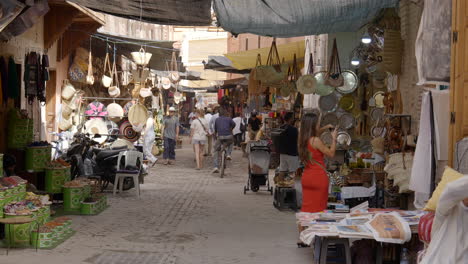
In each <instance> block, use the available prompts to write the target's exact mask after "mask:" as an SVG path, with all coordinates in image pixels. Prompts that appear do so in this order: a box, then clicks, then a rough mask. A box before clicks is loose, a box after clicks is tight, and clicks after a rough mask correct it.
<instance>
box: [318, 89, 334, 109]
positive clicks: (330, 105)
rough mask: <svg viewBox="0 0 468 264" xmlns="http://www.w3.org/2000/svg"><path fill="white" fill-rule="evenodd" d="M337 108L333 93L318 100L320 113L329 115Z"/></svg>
mask: <svg viewBox="0 0 468 264" xmlns="http://www.w3.org/2000/svg"><path fill="white" fill-rule="evenodd" d="M337 106H338V98H337V97H336V95H335V94H334V93H331V94H329V95H327V96H321V97H320V99H319V107H320V109H321V110H322V111H324V112H327V113H330V112H334V111H335V110H336V108H337Z"/></svg>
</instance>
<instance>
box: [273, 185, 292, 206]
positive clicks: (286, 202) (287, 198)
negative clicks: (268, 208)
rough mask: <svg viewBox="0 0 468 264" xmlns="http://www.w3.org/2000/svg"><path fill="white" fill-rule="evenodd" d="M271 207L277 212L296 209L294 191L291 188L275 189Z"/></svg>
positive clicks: (277, 187)
mask: <svg viewBox="0 0 468 264" xmlns="http://www.w3.org/2000/svg"><path fill="white" fill-rule="evenodd" d="M273 206H275V208H276V209H278V210H289V209H290V210H293V211H296V209H297V201H296V189H294V188H292V187H279V186H276V187H275V194H274V201H273Z"/></svg>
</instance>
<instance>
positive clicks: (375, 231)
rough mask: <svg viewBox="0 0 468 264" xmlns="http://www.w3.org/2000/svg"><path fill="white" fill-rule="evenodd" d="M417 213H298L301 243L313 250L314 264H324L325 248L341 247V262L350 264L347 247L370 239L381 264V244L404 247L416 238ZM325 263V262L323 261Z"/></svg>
mask: <svg viewBox="0 0 468 264" xmlns="http://www.w3.org/2000/svg"><path fill="white" fill-rule="evenodd" d="M422 215H424V213H423V212H420V211H401V210H382V209H369V210H367V209H365V210H362V209H361V210H356V211H354V212H353V211H351V213H349V214H345V213H333V212H332V211H324V212H320V213H302V212H301V213H297V214H296V218H297V220H298V225H299V226H300V228H301V230H303V231H302V232H301V233H300V240H301V242H302V243H304V244H306V245H314V246H315V254H316V256H317V258H316V261H319V263H325V262H324V261H326V258H327V251H328V244H338V245H340V246H342V248H343V250H342V251H343V252H344V254H342V255H343V256H342V261H345V263H351V262H350V260H349V258H348V256H349V254H348V253H349V244H351V243H352V242H353V241H355V240H361V239H370V240H375V241H377V242H380V243H377V248H376V251H377V252H376V253H377V254H376V263H382V260H383V258H382V255H383V248H382V244H383V243H393V244H403V243H405V242H408V241H409V240H411V238H412V235H413V234H417V232H418V231H417V230H418V229H417V227H418V224H419V219H420V217H421V216H422ZM324 259H325V260H324Z"/></svg>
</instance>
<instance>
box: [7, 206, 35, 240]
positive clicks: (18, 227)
mask: <svg viewBox="0 0 468 264" xmlns="http://www.w3.org/2000/svg"><path fill="white" fill-rule="evenodd" d="M20 216H25V215H9V214H5V218H12V217H20ZM26 216H31V215H26ZM32 225H33V223H27V224H15V225H12V224H6V225H5V240H6V243H7V245H10V246H11V247H29V243H30V236H31V227H32Z"/></svg>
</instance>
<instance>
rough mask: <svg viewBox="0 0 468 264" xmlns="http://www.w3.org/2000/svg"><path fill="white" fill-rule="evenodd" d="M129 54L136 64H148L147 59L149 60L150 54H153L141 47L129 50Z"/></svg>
mask: <svg viewBox="0 0 468 264" xmlns="http://www.w3.org/2000/svg"><path fill="white" fill-rule="evenodd" d="M130 55H131V56H132V59H133V61H134V62H135V63H136V64H138V65H142V66H145V65H148V63H149V61H150V60H151V56H153V54H151V53H149V52H146V50H144V49H143V47H142V48H140V50H139V51H134V52H131V53H130Z"/></svg>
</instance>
